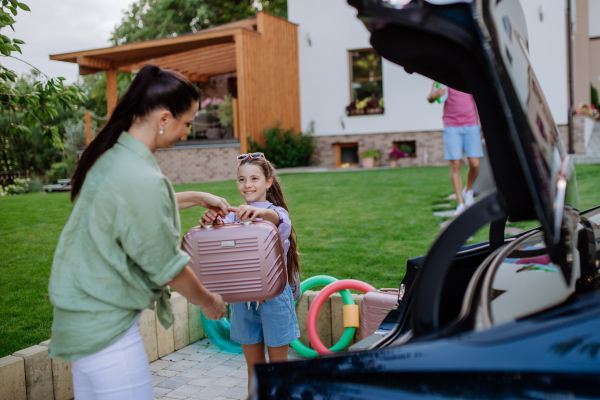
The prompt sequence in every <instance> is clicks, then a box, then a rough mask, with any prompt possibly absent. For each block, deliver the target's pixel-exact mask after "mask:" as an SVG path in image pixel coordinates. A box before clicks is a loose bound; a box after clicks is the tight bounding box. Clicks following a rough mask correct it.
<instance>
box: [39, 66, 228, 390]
mask: <svg viewBox="0 0 600 400" xmlns="http://www.w3.org/2000/svg"><path fill="white" fill-rule="evenodd" d="M197 110H198V93H197V92H196V89H195V88H194V86H193V85H192V84H191V83H190V82H189V81H188V80H187V79H186V78H185V77H184V76H183V75H181V74H179V73H177V72H174V71H169V70H162V69H160V68H158V67H156V66H153V65H147V66H145V67H143V68H142V69H141V70H140V72H139V73H138V74H137V76H136V77H135V79H134V80H133V82H132V83H131V86H130V87H129V89H128V90H127V92H126V93H125V94H124V95H123V96H122V97H121V99H120V100H119V103H118V104H117V106H116V108H115V109H114V111H113V112H112V115H111V117H110V119H109V120H108V122H107V123H106V125H105V126H104V128H102V131H101V132H100V133H99V134H98V136H97V137H96V138H95V139H94V140H93V141H92V142H91V143H90V145H89V146H88V147H87V149H86V150H85V151H84V152H83V154H82V156H81V159H80V160H79V162H78V164H77V169H76V171H75V173H74V175H73V178H72V180H71V181H72V183H73V189H72V192H71V199H72V200H73V201H74V200H75V199H77V203H76V204H75V207H74V208H73V212H72V213H71V216H70V218H69V221H68V222H67V224H66V225H65V228H64V229H63V231H62V233H61V236H60V239H59V242H58V246H57V248H56V253H55V255H54V262H53V263H52V272H51V274H50V283H49V286H48V292H49V294H50V301H51V302H52V304H53V305H54V321H53V323H52V340H51V341H50V346H49V349H48V351H49V354H50V357H61V358H63V359H64V360H66V361H71V362H72V372H73V389H74V392H75V398H76V399H77V400H107V399H110V400H151V399H153V398H154V394H153V390H152V380H151V375H150V368H149V365H148V359H147V357H146V351H145V350H144V345H143V343H142V338H141V336H140V332H139V328H138V322H139V318H140V314H141V312H142V310H143V309H145V308H150V307H152V305H153V304H154V303H155V302H156V315H157V316H158V319H159V321H160V323H161V324H162V325H163V326H164V327H165V329H167V328H169V326H170V325H171V324H172V323H173V313H172V310H171V305H170V302H169V296H170V295H169V289H168V288H167V285H169V286H170V287H171V288H172V289H174V290H176V291H177V292H179V293H181V294H182V295H184V296H185V297H187V298H188V300H189V301H190V302H192V303H194V304H198V305H200V306H201V307H202V311H203V312H204V314H205V315H206V316H207V317H208V318H212V319H220V318H221V317H224V316H226V315H227V313H226V309H225V306H226V304H225V303H224V302H223V300H222V299H221V296H219V295H216V294H213V293H210V292H209V291H208V290H206V289H205V288H204V286H202V284H201V283H200V282H199V281H198V279H197V278H196V275H194V273H193V272H192V270H191V269H190V268H189V267H188V266H187V264H188V262H189V256H187V255H186V254H185V253H184V252H182V251H181V250H180V237H181V236H180V235H181V232H180V225H179V211H178V209H182V208H189V207H193V206H197V205H200V206H202V207H205V208H213V209H214V210H215V213H221V215H223V216H225V215H227V207H228V206H229V205H228V204H227V201H226V200H225V199H222V198H220V197H216V196H213V195H211V194H208V193H201V192H185V193H178V194H175V192H174V190H173V186H172V185H171V183H170V182H169V180H168V179H167V178H166V177H165V176H164V175H162V174H161V173H160V170H159V168H158V165H157V164H156V161H155V159H154V156H153V153H154V152H155V151H156V150H157V149H158V148H165V147H172V146H173V145H174V144H175V142H177V140H178V138H180V137H181V136H183V135H185V134H186V133H187V132H189V125H190V123H191V122H192V120H193V119H194V115H195V113H196V111H197ZM217 210H218V211H217Z"/></svg>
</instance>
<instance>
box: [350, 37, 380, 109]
mask: <svg viewBox="0 0 600 400" xmlns="http://www.w3.org/2000/svg"><path fill="white" fill-rule="evenodd" d="M348 54H349V59H350V105H349V106H348V108H347V114H348V115H364V114H383V77H382V68H381V56H380V55H379V54H377V52H376V51H375V50H373V49H362V50H350V51H349V52H348Z"/></svg>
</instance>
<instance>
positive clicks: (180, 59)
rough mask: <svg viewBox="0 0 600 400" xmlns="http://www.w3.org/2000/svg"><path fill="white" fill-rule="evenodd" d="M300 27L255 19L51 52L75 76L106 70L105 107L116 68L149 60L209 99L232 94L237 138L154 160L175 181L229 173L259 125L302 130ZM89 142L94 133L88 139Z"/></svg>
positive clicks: (267, 17) (180, 147) (190, 143)
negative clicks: (99, 46)
mask: <svg viewBox="0 0 600 400" xmlns="http://www.w3.org/2000/svg"><path fill="white" fill-rule="evenodd" d="M296 29H297V26H296V25H295V24H292V23H290V22H288V21H286V20H285V19H283V18H280V17H278V16H275V15H272V14H268V13H265V12H259V13H257V14H256V16H255V17H251V18H248V19H245V20H241V21H236V22H233V23H230V24H225V25H221V26H217V27H214V28H211V29H204V30H201V31H199V32H196V33H190V34H187V35H180V36H176V37H170V38H164V39H156V40H147V41H142V42H136V43H128V44H123V45H120V46H112V47H107V48H102V49H93V50H84V51H77V52H72V53H65V54H56V55H51V56H50V59H52V60H57V61H63V62H72V63H77V64H78V65H79V73H80V75H87V74H91V73H96V72H102V71H105V72H106V85H107V105H108V110H109V113H110V111H111V110H112V109H114V107H115V105H116V104H117V81H116V73H117V70H118V71H126V72H131V73H135V72H136V71H137V70H139V69H140V68H141V67H142V66H143V65H144V64H146V63H154V64H156V65H158V66H159V67H163V68H168V69H172V70H175V71H178V72H180V73H182V74H183V75H185V76H186V77H187V78H188V79H190V80H191V81H192V82H194V83H195V84H196V85H197V86H198V88H199V90H200V93H201V97H202V98H201V100H204V99H206V98H207V97H215V96H218V97H222V96H223V95H225V94H233V95H234V97H236V98H235V99H234V101H233V110H234V113H233V114H234V124H233V125H234V137H233V138H229V139H227V138H222V139H197V138H195V137H192V140H184V139H187V138H185V137H184V138H182V140H180V141H179V142H178V143H177V145H176V146H175V147H174V148H172V149H160V150H158V151H157V152H156V154H155V158H156V160H157V162H158V164H159V166H160V168H161V170H162V172H163V173H164V174H165V175H166V176H167V177H168V178H169V179H170V180H171V181H172V182H173V183H175V184H177V183H194V182H209V181H219V180H227V179H234V178H235V177H236V175H235V168H236V156H237V155H238V154H240V153H244V152H246V151H247V138H248V137H250V138H252V139H253V140H254V141H257V142H259V143H262V142H263V128H265V127H266V126H267V125H274V124H275V123H276V122H277V121H279V122H281V126H282V128H286V129H287V128H294V129H295V130H296V131H299V130H300V93H299V80H298V52H297V45H296V43H297V38H296ZM90 140H91V137H90Z"/></svg>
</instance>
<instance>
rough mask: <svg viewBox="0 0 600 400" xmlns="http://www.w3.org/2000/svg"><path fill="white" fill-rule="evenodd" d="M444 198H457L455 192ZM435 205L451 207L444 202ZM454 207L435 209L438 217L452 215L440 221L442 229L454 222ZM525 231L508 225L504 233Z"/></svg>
mask: <svg viewBox="0 0 600 400" xmlns="http://www.w3.org/2000/svg"><path fill="white" fill-rule="evenodd" d="M444 200H456V195H455V194H454V193H452V194H450V195H448V196H447V197H445V198H444ZM435 207H437V208H443V207H450V203H443V204H436V205H435ZM454 212H455V210H454V209H451V210H444V211H434V212H433V215H435V216H436V217H442V218H447V217H450V218H449V219H447V220H445V221H442V222H440V229H444V228H445V227H447V226H448V225H449V224H450V222H452V218H453V217H454ZM521 232H523V229H521V228H515V227H510V226H507V227H506V228H504V233H505V234H507V235H517V234H519V233H521ZM471 239H473V237H472V236H471V237H469V239H468V240H471Z"/></svg>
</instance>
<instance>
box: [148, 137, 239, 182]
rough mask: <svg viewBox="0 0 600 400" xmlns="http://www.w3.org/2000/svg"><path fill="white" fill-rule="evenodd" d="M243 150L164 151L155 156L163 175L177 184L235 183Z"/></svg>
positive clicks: (183, 149) (196, 149) (230, 148)
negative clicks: (233, 180)
mask: <svg viewBox="0 0 600 400" xmlns="http://www.w3.org/2000/svg"><path fill="white" fill-rule="evenodd" d="M239 154H240V147H239V145H237V146H232V147H209V148H182V149H177V148H174V149H164V150H158V151H157V152H156V153H154V158H156V162H157V163H158V166H159V167H160V169H161V171H162V173H163V174H164V175H165V176H166V177H167V178H169V179H170V180H171V182H172V183H173V184H179V183H200V182H215V181H226V180H230V179H235V176H236V170H237V162H236V159H235V157H236V156H237V155H239Z"/></svg>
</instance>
